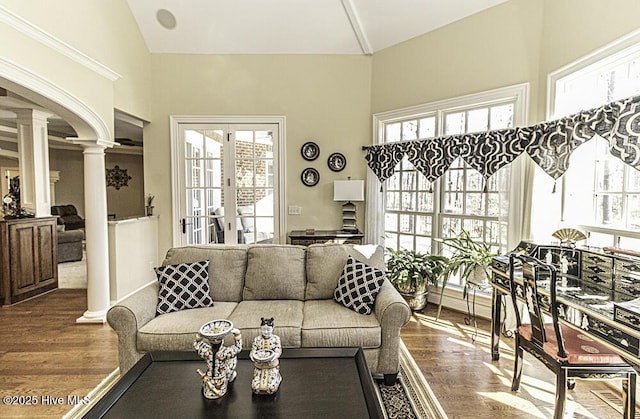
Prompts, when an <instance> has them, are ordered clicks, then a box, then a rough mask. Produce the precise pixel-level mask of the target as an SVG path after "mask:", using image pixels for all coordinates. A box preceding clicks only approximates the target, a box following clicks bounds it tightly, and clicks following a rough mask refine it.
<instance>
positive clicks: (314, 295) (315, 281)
mask: <svg viewBox="0 0 640 419" xmlns="http://www.w3.org/2000/svg"><path fill="white" fill-rule="evenodd" d="M349 255H351V256H353V257H355V258H356V259H357V260H360V261H362V262H364V263H366V264H367V265H370V266H373V267H376V268H378V269H380V270H385V264H384V250H383V248H382V247H381V246H375V245H362V246H361V245H346V244H312V245H311V246H309V247H308V248H307V268H306V269H307V288H306V292H305V300H327V299H331V298H333V292H334V290H335V289H336V285H337V284H338V278H340V274H341V272H342V268H344V264H345V263H346V262H347V257H348V256H349Z"/></svg>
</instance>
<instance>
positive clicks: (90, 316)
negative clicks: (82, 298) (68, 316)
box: [76, 309, 108, 324]
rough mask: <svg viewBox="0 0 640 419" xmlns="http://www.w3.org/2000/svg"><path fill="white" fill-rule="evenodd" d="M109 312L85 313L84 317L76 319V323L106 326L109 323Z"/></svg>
mask: <svg viewBox="0 0 640 419" xmlns="http://www.w3.org/2000/svg"><path fill="white" fill-rule="evenodd" d="M107 311H108V309H107V310H102V311H89V310H87V311H85V312H84V314H83V315H82V317H78V318H77V319H76V323H93V324H105V323H106V322H107Z"/></svg>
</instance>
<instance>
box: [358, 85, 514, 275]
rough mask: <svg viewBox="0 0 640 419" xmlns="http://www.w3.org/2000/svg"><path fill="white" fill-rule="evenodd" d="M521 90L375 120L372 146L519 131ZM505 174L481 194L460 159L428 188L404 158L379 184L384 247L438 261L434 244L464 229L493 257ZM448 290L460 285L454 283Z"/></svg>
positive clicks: (502, 243) (501, 241) (500, 244)
mask: <svg viewBox="0 0 640 419" xmlns="http://www.w3.org/2000/svg"><path fill="white" fill-rule="evenodd" d="M524 86H525V85H521V86H516V87H513V88H506V89H499V90H497V91H492V92H487V93H485V94H478V95H470V96H466V97H463V98H458V99H452V100H448V101H443V102H438V103H433V104H427V105H422V106H420V107H413V108H409V109H404V110H398V111H393V112H390V113H385V114H377V115H375V116H374V118H376V120H377V123H378V133H377V134H378V138H377V139H376V141H377V142H378V143H389V142H398V141H411V140H428V139H429V138H433V137H441V136H449V135H456V134H464V133H472V132H479V131H487V130H493V129H501V128H510V127H513V126H515V124H516V123H517V124H523V122H524V118H523V114H524V113H523V110H522V109H523V108H524V106H523V103H524V95H525V94H524V93H523V92H524V91H526V88H525V87H524ZM516 118H517V120H516ZM509 170H510V169H509V167H508V166H507V167H505V168H503V169H501V170H500V171H499V172H498V173H496V174H494V175H493V176H492V177H491V178H490V179H489V182H487V185H486V191H485V182H484V179H483V177H482V176H481V175H480V174H479V173H478V172H477V171H475V170H473V169H471V168H470V167H469V166H468V165H467V164H466V163H465V162H464V161H463V160H462V159H461V158H458V159H456V160H455V161H454V162H453V164H452V165H451V167H450V168H449V170H448V171H447V172H446V173H445V174H444V175H443V176H442V177H441V178H440V179H438V180H437V181H436V182H434V184H430V182H428V181H427V179H426V178H425V176H424V175H423V174H421V173H420V172H418V171H417V170H416V169H415V168H414V167H413V165H412V164H411V163H410V162H409V161H408V159H407V158H406V157H405V158H404V159H403V160H402V161H401V162H400V163H399V165H398V166H397V167H396V171H395V174H394V175H393V176H392V177H391V178H389V179H388V180H387V181H386V183H385V186H386V188H385V192H384V194H383V196H382V199H381V201H382V202H381V203H380V205H379V206H380V208H381V209H382V211H383V212H384V219H383V221H382V222H383V224H384V225H383V228H382V231H381V235H382V236H383V237H384V245H385V246H386V247H391V248H394V249H398V248H404V249H411V250H416V251H420V252H425V253H443V254H446V253H447V251H448V250H447V249H442V248H441V243H440V239H441V238H445V237H452V236H455V235H457V234H458V233H459V232H460V230H461V228H462V227H464V228H465V229H466V230H468V231H470V232H471V233H472V235H473V236H475V237H478V238H480V239H481V240H483V241H485V242H487V243H490V244H491V246H492V247H493V249H494V250H495V251H496V252H499V253H504V252H506V250H507V248H506V245H507V219H506V216H505V215H506V213H507V211H508V209H509V203H508V189H509ZM372 198H373V199H375V197H374V196H373V195H372V194H370V195H369V197H368V199H372ZM449 284H453V285H461V284H459V283H456V280H455V279H454V278H452V279H450V280H449Z"/></svg>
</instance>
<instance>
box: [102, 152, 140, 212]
mask: <svg viewBox="0 0 640 419" xmlns="http://www.w3.org/2000/svg"><path fill="white" fill-rule="evenodd" d="M116 165H117V166H118V167H119V168H120V169H127V174H128V175H129V176H131V179H129V182H128V186H124V187H121V188H120V189H116V188H115V187H113V186H107V214H115V215H116V219H122V218H129V217H134V216H142V215H144V214H145V210H144V205H145V204H144V165H143V163H142V156H141V155H135V154H120V153H109V152H107V156H106V158H105V168H106V169H113V168H114V167H115V166H116Z"/></svg>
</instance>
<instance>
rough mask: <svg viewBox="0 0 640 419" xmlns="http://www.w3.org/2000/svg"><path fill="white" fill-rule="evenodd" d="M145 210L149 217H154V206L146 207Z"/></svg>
mask: <svg viewBox="0 0 640 419" xmlns="http://www.w3.org/2000/svg"><path fill="white" fill-rule="evenodd" d="M145 209H146V210H147V216H151V215H153V207H152V206H147V207H145Z"/></svg>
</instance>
